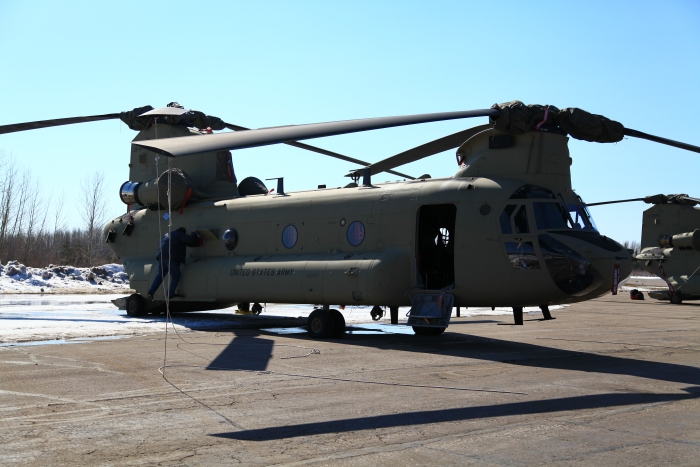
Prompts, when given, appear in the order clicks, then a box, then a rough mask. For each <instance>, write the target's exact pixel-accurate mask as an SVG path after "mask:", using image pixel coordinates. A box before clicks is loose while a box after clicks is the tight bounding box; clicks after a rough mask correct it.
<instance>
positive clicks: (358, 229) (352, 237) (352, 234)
mask: <svg viewBox="0 0 700 467" xmlns="http://www.w3.org/2000/svg"><path fill="white" fill-rule="evenodd" d="M364 239H365V226H364V225H362V222H360V221H355V222H353V223H352V224H350V226H348V242H350V245H352V246H358V245H359V244H360V243H362V240H364Z"/></svg>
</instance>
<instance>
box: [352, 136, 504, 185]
mask: <svg viewBox="0 0 700 467" xmlns="http://www.w3.org/2000/svg"><path fill="white" fill-rule="evenodd" d="M488 128H490V125H479V126H475V127H474V128H469V129H467V130H462V131H459V132H457V133H453V134H451V135H448V136H444V137H442V138H439V139H436V140H434V141H431V142H429V143H425V144H422V145H420V146H417V147H415V148H413V149H409V150H408V151H404V152H402V153H399V154H396V155H395V156H391V157H388V158H386V159H384V160H381V161H379V162H375V163H374V164H370V165H369V166H368V168H369V169H371V170H372V175H374V174H377V173H381V172H390V173H392V172H391V170H390V169H393V168H394V167H398V166H400V165H404V164H408V163H409V162H414V161H417V160H420V159H423V158H425V157H428V156H432V155H433V154H438V153H441V152H443V151H448V150H450V149H454V148H456V147H459V146H460V145H461V144H462V143H464V142H465V141H466V140H468V139H469V138H471V137H472V136H474V135H476V134H477V133H481V132H482V131H484V130H487V129H488ZM356 174H360V171H356V172H351V173H350V176H353V175H356Z"/></svg>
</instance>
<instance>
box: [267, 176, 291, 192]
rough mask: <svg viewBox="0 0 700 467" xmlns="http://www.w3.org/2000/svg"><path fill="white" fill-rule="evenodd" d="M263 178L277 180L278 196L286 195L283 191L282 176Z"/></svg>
mask: <svg viewBox="0 0 700 467" xmlns="http://www.w3.org/2000/svg"><path fill="white" fill-rule="evenodd" d="M265 180H277V194H278V195H280V196H286V195H287V193H285V192H284V177H273V178H266V179H265Z"/></svg>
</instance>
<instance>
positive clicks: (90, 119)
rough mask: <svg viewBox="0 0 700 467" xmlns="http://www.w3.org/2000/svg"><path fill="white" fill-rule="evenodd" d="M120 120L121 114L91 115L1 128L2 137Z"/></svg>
mask: <svg viewBox="0 0 700 467" xmlns="http://www.w3.org/2000/svg"><path fill="white" fill-rule="evenodd" d="M113 118H119V114H118V113H116V114H104V115H91V116H89V117H70V118H55V119H53V120H40V121H38V122H26V123H13V124H12V125H2V126H0V135H1V134H5V133H15V132H18V131H26V130H38V129H40V128H48V127H52V126H61V125H72V124H73V123H85V122H96V121H98V120H110V119H113Z"/></svg>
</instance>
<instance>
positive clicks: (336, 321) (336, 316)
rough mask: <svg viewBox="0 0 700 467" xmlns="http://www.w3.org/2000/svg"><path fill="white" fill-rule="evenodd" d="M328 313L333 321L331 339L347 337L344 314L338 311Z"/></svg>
mask: <svg viewBox="0 0 700 467" xmlns="http://www.w3.org/2000/svg"><path fill="white" fill-rule="evenodd" d="M328 313H329V314H330V316H331V320H332V321H333V329H332V330H331V337H335V338H338V337H343V336H344V335H345V318H344V317H343V314H342V313H341V312H339V311H338V310H329V311H328Z"/></svg>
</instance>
